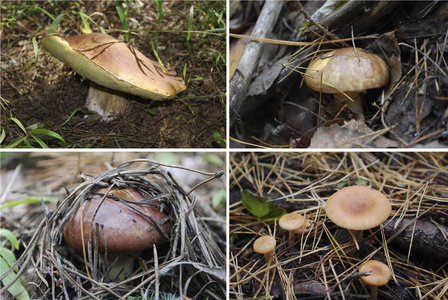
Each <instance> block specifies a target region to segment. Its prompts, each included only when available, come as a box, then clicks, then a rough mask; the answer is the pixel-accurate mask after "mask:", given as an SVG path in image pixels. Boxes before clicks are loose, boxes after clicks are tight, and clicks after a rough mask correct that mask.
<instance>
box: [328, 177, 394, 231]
mask: <svg viewBox="0 0 448 300" xmlns="http://www.w3.org/2000/svg"><path fill="white" fill-rule="evenodd" d="M391 211H392V206H391V204H390V201H389V199H387V197H386V196H385V195H384V194H383V193H381V192H380V191H377V190H375V189H372V188H370V187H368V186H363V185H353V186H349V187H345V188H343V189H341V190H339V191H337V192H336V193H334V194H333V195H331V196H330V197H329V198H328V201H327V203H326V204H325V212H326V213H327V216H328V218H329V219H330V220H331V221H333V223H335V224H336V225H338V226H339V227H342V228H346V229H352V230H366V229H370V228H373V227H376V226H379V225H380V224H382V223H383V222H384V221H386V219H387V218H388V217H389V215H390V213H391Z"/></svg>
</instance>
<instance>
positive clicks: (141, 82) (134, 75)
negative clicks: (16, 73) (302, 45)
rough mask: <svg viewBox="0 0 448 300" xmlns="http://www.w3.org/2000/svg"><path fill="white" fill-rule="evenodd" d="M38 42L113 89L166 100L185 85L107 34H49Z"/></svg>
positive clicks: (80, 70)
mask: <svg viewBox="0 0 448 300" xmlns="http://www.w3.org/2000/svg"><path fill="white" fill-rule="evenodd" d="M41 43H42V46H43V47H44V48H45V49H46V50H47V51H48V52H50V53H51V55H53V56H54V57H56V58H57V59H59V60H60V61H62V62H64V63H66V64H67V65H69V66H70V67H71V68H72V69H73V70H75V71H76V72H77V73H78V74H80V75H81V76H83V77H85V78H87V79H89V80H91V81H93V82H95V83H97V84H99V85H102V86H105V87H107V88H110V89H113V90H117V91H121V92H125V93H129V94H133V95H137V96H140V97H142V98H146V99H152V100H168V99H171V98H173V97H175V96H176V95H177V94H178V93H180V92H181V91H183V90H184V89H185V88H186V87H185V84H184V81H183V80H182V78H180V77H176V72H174V71H166V72H164V71H163V70H162V68H161V67H160V66H159V64H158V63H157V62H155V61H152V60H150V59H148V58H147V57H146V56H144V55H143V54H142V53H141V52H140V51H138V50H136V49H134V48H133V47H131V46H130V45H127V44H125V43H123V42H121V41H119V40H117V39H115V38H114V37H112V36H110V35H107V34H103V33H90V34H82V35H75V36H70V37H65V38H63V37H60V36H57V35H51V36H46V37H44V38H43V39H42V40H41Z"/></svg>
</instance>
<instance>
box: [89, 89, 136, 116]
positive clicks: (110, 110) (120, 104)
mask: <svg viewBox="0 0 448 300" xmlns="http://www.w3.org/2000/svg"><path fill="white" fill-rule="evenodd" d="M86 107H87V108H88V109H89V110H90V111H92V112H96V113H97V114H99V115H100V116H102V117H103V118H102V119H101V120H102V121H106V122H107V121H112V120H114V119H116V118H117V117H118V116H119V115H122V114H124V112H125V111H126V109H127V108H128V107H129V101H127V100H126V94H125V93H123V92H119V91H114V90H112V89H109V88H107V87H104V86H102V85H99V84H96V83H95V82H93V81H91V82H90V88H89V95H88V96H87V100H86Z"/></svg>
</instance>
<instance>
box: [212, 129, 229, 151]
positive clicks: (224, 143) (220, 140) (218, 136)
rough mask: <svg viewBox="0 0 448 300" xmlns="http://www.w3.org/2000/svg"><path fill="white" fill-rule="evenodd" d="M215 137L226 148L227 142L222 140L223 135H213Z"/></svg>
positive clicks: (216, 133)
mask: <svg viewBox="0 0 448 300" xmlns="http://www.w3.org/2000/svg"><path fill="white" fill-rule="evenodd" d="M213 137H214V138H215V140H217V141H218V142H219V143H220V144H221V145H222V146H223V147H224V148H225V147H226V141H224V139H223V138H222V136H221V134H220V133H219V132H215V133H214V134H213Z"/></svg>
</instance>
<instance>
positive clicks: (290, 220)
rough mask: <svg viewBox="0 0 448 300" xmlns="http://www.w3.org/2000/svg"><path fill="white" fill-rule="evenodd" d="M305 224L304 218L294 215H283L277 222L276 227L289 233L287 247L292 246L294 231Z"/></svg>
mask: <svg viewBox="0 0 448 300" xmlns="http://www.w3.org/2000/svg"><path fill="white" fill-rule="evenodd" d="M303 224H305V218H304V217H302V216H301V215H299V214H296V213H290V214H285V215H283V216H282V217H281V218H280V220H279V221H278V225H279V226H280V227H281V228H282V229H284V230H287V231H288V232H289V239H288V240H289V247H291V246H292V245H293V244H294V238H295V235H296V233H295V231H296V230H297V229H299V228H300V227H302V226H303Z"/></svg>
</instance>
